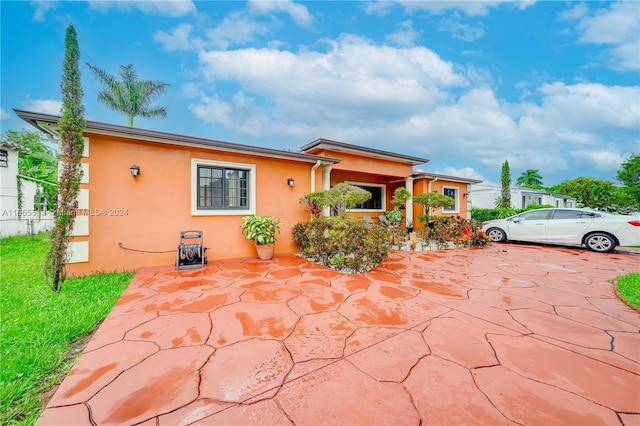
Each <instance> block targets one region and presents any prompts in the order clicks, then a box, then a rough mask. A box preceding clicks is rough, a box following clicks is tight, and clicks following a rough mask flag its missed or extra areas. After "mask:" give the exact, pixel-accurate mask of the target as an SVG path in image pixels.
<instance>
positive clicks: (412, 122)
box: [185, 35, 640, 177]
mask: <svg viewBox="0 0 640 426" xmlns="http://www.w3.org/2000/svg"><path fill="white" fill-rule="evenodd" d="M326 46H327V47H326V48H325V46H321V47H319V50H317V51H314V50H311V49H309V48H307V49H301V50H299V51H296V52H291V51H284V50H277V49H268V48H262V49H237V50H226V51H225V50H209V51H202V52H201V53H200V55H199V62H200V69H199V72H200V73H201V77H202V78H201V80H200V81H197V82H194V83H193V84H192V85H188V86H185V93H186V92H188V93H190V94H191V95H192V96H194V101H193V104H192V107H191V110H192V111H193V113H194V114H195V115H196V116H197V117H199V118H200V119H202V120H203V121H205V122H207V123H216V124H218V125H221V126H223V127H225V128H227V129H230V130H233V131H235V132H239V133H246V134H247V135H252V136H259V137H261V138H262V139H269V138H277V139H278V140H279V141H282V142H281V144H285V143H289V142H286V141H285V140H286V139H287V138H289V141H295V142H291V146H298V145H299V141H300V140H309V139H311V138H315V137H326V138H330V139H334V140H343V141H345V142H349V143H355V144H362V145H365V146H370V147H375V148H380V149H386V150H390V151H399V152H408V153H411V154H414V155H418V156H424V157H426V158H437V157H455V156H459V157H460V158H473V159H474V160H476V161H478V163H479V164H484V165H487V166H490V167H499V164H500V163H501V162H502V161H504V159H505V158H508V159H509V162H510V163H511V165H512V168H513V169H514V170H527V169H538V170H539V171H540V173H541V174H542V175H543V176H548V175H550V174H556V173H560V172H562V171H570V170H574V169H576V168H578V167H580V166H581V165H582V166H585V167H592V168H594V167H596V165H595V163H594V161H595V159H598V158H601V159H602V158H604V157H603V155H604V154H603V153H604V152H610V153H615V152H634V151H637V147H634V146H633V145H634V144H635V145H637V143H638V138H637V135H638V133H639V132H640V88H638V87H637V86H635V87H624V86H606V85H603V84H599V83H589V82H582V83H578V84H571V85H569V84H565V83H561V82H556V83H542V84H541V83H536V84H531V85H528V86H527V87H526V88H525V89H526V90H527V91H528V92H529V93H531V95H530V96H529V97H527V100H524V101H521V102H517V103H509V102H506V101H504V100H502V99H499V98H498V97H497V96H496V94H495V92H494V90H493V89H492V88H491V85H492V84H493V81H492V76H491V74H490V73H489V72H488V71H487V70H483V69H476V68H475V67H470V66H466V67H464V66H457V65H456V64H452V63H451V62H447V61H444V60H442V59H441V58H440V57H439V56H438V55H437V54H435V53H434V52H433V51H431V50H429V49H427V48H425V47H421V46H415V47H393V46H388V45H375V44H373V43H372V42H371V41H369V40H366V39H364V38H362V37H357V36H353V35H343V36H342V37H340V38H339V39H337V40H327V41H326ZM226 82H230V83H231V85H225V83H226ZM230 87H233V89H232V90H233V91H232V93H231V94H228V92H226V91H225V90H228V89H229V88H230ZM212 93H214V94H213V95H212ZM296 142H297V143H298V145H296ZM588 153H593V155H589V154H588ZM606 158H607V159H606V161H605V160H601V161H600V162H599V163H598V165H597V167H598V168H604V167H613V164H614V163H616V162H617V164H616V168H617V167H618V166H619V164H620V161H618V160H619V158H618V157H615V156H613V155H609V156H608V157H606ZM496 165H497V166H496ZM456 167H458V169H456V171H455V173H450V174H456V175H461V176H467V177H473V175H472V174H471V173H470V171H465V170H464V166H463V165H462V164H456ZM441 168H442V167H441ZM460 170H463V171H462V172H460ZM613 170H615V168H614V169H613ZM452 171H453V170H452ZM467 172H469V173H468V174H464V173H467ZM445 174H446V172H445Z"/></svg>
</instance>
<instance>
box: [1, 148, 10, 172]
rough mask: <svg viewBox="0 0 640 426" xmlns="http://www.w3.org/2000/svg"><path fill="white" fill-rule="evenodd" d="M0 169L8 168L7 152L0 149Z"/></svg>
mask: <svg viewBox="0 0 640 426" xmlns="http://www.w3.org/2000/svg"><path fill="white" fill-rule="evenodd" d="M0 167H4V168H7V167H9V151H8V150H6V149H0Z"/></svg>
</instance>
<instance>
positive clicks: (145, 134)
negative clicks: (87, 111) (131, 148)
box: [14, 109, 340, 165]
mask: <svg viewBox="0 0 640 426" xmlns="http://www.w3.org/2000/svg"><path fill="white" fill-rule="evenodd" d="M14 111H15V113H16V115H18V117H20V118H22V119H23V120H24V121H26V122H27V123H29V124H31V125H32V126H34V127H36V128H38V129H40V130H42V131H43V132H45V133H48V134H50V135H52V136H55V137H58V136H59V132H58V120H60V117H59V116H57V115H51V114H43V113H38V112H31V111H24V110H18V109H14ZM84 131H85V132H87V133H93V134H100V135H108V136H116V137H120V138H124V139H130V140H137V141H145V142H154V143H162V144H168V145H180V146H188V147H195V148H205V149H211V150H216V151H224V152H232V153H237V154H249V155H256V156H259V157H268V158H277V159H283V160H291V161H301V162H305V163H317V162H318V161H320V162H321V163H322V164H325V165H331V164H336V163H339V162H340V160H339V159H337V158H329V157H322V156H319V155H312V154H307V153H302V152H294V151H283V150H278V149H271V148H263V147H257V146H252V145H243V144H237V143H231V142H222V141H217V140H213V139H204V138H198V137H193V136H185V135H178V134H175V133H165V132H158V131H155V130H146V129H140V128H137V127H128V126H120V125H115V124H108V123H101V122H98V121H89V120H87V121H86V124H85V128H84Z"/></svg>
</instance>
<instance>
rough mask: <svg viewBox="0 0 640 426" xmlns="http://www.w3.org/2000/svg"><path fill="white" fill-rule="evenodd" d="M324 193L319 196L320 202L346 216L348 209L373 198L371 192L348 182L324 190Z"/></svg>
mask: <svg viewBox="0 0 640 426" xmlns="http://www.w3.org/2000/svg"><path fill="white" fill-rule="evenodd" d="M322 192H323V195H320V196H317V198H318V200H317V201H318V202H319V203H322V205H323V206H324V207H331V208H333V209H334V210H335V212H336V215H337V216H338V217H345V216H346V215H347V210H349V209H352V208H354V207H356V206H357V205H358V204H362V203H364V202H365V201H367V200H368V199H369V198H371V193H370V192H369V191H367V190H366V189H362V188H359V187H357V186H354V185H349V184H348V183H339V184H337V185H336V186H334V187H333V188H331V189H328V190H326V191H322Z"/></svg>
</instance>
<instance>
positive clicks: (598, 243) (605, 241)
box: [584, 232, 616, 253]
mask: <svg viewBox="0 0 640 426" xmlns="http://www.w3.org/2000/svg"><path fill="white" fill-rule="evenodd" d="M584 245H586V246H587V248H588V249H589V250H591V251H597V252H599V253H607V252H610V251H613V249H614V248H616V240H615V239H614V238H613V237H612V236H611V235H609V234H605V233H602V232H596V233H595V234H591V235H587V237H586V238H585V239H584Z"/></svg>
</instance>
